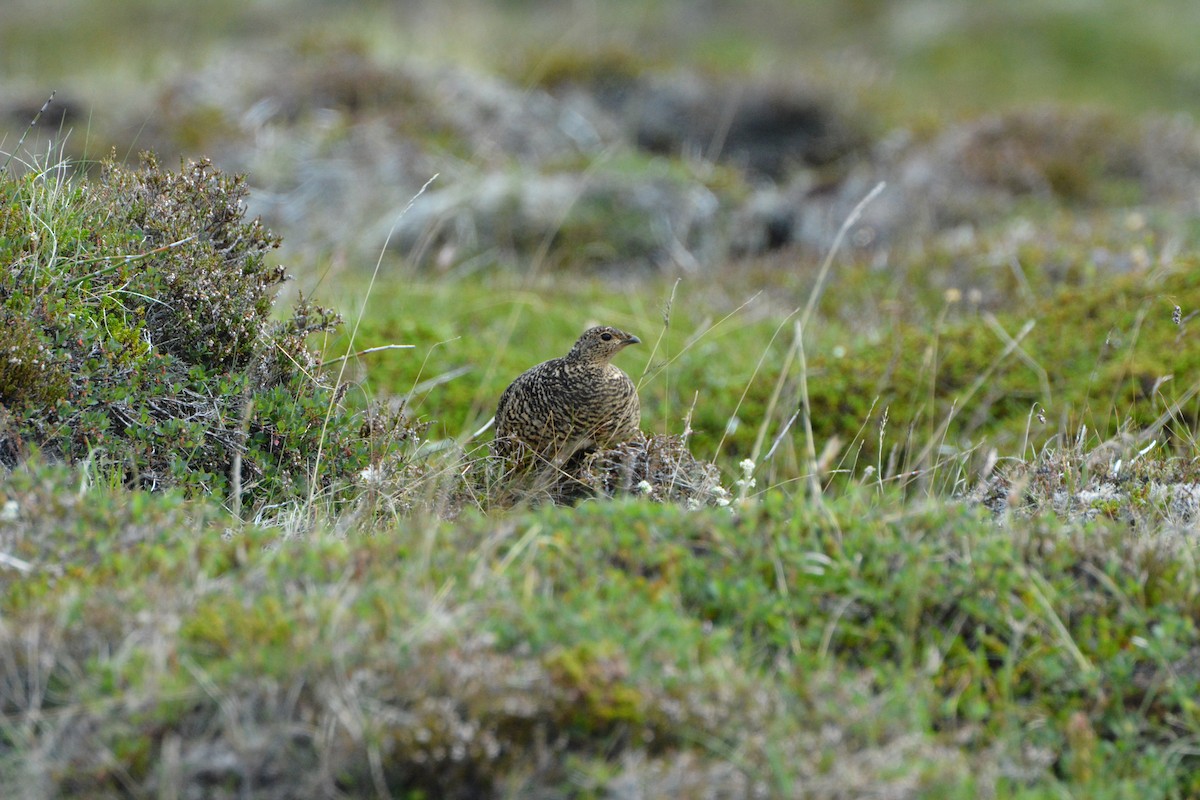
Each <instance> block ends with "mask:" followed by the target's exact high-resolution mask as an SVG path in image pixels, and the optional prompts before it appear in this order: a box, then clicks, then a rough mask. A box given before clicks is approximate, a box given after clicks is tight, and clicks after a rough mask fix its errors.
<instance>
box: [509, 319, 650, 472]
mask: <svg viewBox="0 0 1200 800" xmlns="http://www.w3.org/2000/svg"><path fill="white" fill-rule="evenodd" d="M640 341H641V340H640V339H638V337H636V336H634V335H632V334H629V333H626V332H625V331H621V330H618V329H616V328H612V327H608V326H600V327H596V328H589V329H588V330H586V331H584V333H583V335H582V336H580V337H579V339H578V341H576V342H575V346H574V347H572V348H571V352H569V353H567V354H566V355H565V356H563V357H562V358H552V359H550V360H549V361H544V362H542V363H541V364H538V365H537V366H536V367H533V368H531V369H528V370H526V371H525V372H523V373H521V374H520V375H519V376H518V377H517V379H516V380H514V381H513V382H512V383H511V384H510V385H509V387H508V388H507V389H505V390H504V394H502V395H500V403H499V405H498V406H497V407H496V440H495V443H494V444H493V452H494V453H495V454H496V455H498V456H501V457H503V458H505V459H508V460H510V461H521V460H525V458H526V457H528V456H534V457H535V458H536V460H538V461H540V462H542V463H550V464H555V465H561V464H563V463H564V462H566V461H567V459H569V458H570V457H571V456H572V455H574V454H575V453H577V452H579V451H581V450H593V449H607V448H610V447H613V446H614V445H617V444H620V443H621V442H624V441H626V440H628V439H630V438H631V437H632V436H633V435H634V434H635V433H637V432H638V430H639V427H640V422H641V405H640V403H639V402H638V395H637V387H635V386H634V385H633V381H631V380H630V379H629V376H628V375H626V374H625V373H624V372H622V371H621V369H620V368H619V367H616V366H614V365H613V363H612V359H613V356H615V355H616V354H617V353H619V352H620V351H621V350H622V349H624V348H625V347H627V346H628V345H631V344H638V343H639V342H640Z"/></svg>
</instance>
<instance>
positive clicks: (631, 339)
mask: <svg viewBox="0 0 1200 800" xmlns="http://www.w3.org/2000/svg"><path fill="white" fill-rule="evenodd" d="M641 343H642V340H641V339H639V338H638V337H636V336H633V335H630V337H629V338H628V339H626V340H625V344H641Z"/></svg>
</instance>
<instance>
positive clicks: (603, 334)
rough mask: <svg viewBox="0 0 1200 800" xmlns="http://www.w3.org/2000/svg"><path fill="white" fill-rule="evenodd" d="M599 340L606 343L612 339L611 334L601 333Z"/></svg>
mask: <svg viewBox="0 0 1200 800" xmlns="http://www.w3.org/2000/svg"><path fill="white" fill-rule="evenodd" d="M600 338H601V339H603V340H604V341H606V342H607V341H608V340H610V339H612V334H611V333H602V334H600Z"/></svg>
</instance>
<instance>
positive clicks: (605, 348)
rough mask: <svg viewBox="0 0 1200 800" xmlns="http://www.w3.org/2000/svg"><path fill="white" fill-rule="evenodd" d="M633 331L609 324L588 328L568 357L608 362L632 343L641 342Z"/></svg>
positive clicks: (580, 360) (579, 360) (600, 362)
mask: <svg viewBox="0 0 1200 800" xmlns="http://www.w3.org/2000/svg"><path fill="white" fill-rule="evenodd" d="M641 341H642V340H641V339H639V338H638V337H636V336H634V335H633V334H632V333H626V332H625V331H622V330H618V329H616V328H613V327H610V326H608V325H600V326H597V327H595V328H588V329H587V330H586V331H584V332H583V335H582V336H580V337H579V339H578V340H577V341H576V342H575V346H574V347H572V348H571V352H570V353H568V354H567V358H568V359H569V360H571V361H578V362H583V363H589V364H607V363H608V362H610V361H612V359H613V356H615V355H616V354H617V353H619V352H621V350H623V349H625V348H626V347H627V346H629V345H631V344H639V343H641Z"/></svg>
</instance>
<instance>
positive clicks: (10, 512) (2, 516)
mask: <svg viewBox="0 0 1200 800" xmlns="http://www.w3.org/2000/svg"><path fill="white" fill-rule="evenodd" d="M20 513H21V507H20V506H19V505H17V501H16V500H5V501H4V508H3V509H0V520H2V521H4V522H13V521H15V520H16V518H17V516H18V515H19V514H20Z"/></svg>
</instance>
